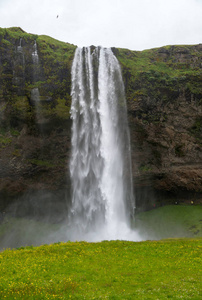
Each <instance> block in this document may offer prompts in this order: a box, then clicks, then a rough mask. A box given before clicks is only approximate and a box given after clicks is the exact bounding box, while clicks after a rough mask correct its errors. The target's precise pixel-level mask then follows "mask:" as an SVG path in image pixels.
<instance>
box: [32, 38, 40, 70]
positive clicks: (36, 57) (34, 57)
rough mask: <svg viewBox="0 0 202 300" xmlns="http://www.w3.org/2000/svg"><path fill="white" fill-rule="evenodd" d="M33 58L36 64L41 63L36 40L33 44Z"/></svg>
mask: <svg viewBox="0 0 202 300" xmlns="http://www.w3.org/2000/svg"><path fill="white" fill-rule="evenodd" d="M32 60H33V64H34V65H38V63H39V56H38V50H37V43H36V41H35V42H34V46H33V52H32Z"/></svg>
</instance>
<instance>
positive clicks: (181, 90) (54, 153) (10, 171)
mask: <svg viewBox="0 0 202 300" xmlns="http://www.w3.org/2000/svg"><path fill="white" fill-rule="evenodd" d="M35 42H36V45H37V51H38V58H39V60H38V63H37V64H36V63H34V61H33V55H32V54H33V50H34V44H35ZM75 48H76V47H75V46H73V45H70V44H66V43H62V42H59V41H57V40H54V39H52V38H50V37H47V36H37V35H31V34H27V33H25V32H24V31H23V30H21V29H20V28H11V29H0V211H1V210H4V209H6V208H7V210H9V209H10V210H11V208H10V207H11V206H9V205H8V204H10V203H12V207H14V208H15V211H16V212H17V214H18V215H23V214H24V215H27V214H33V213H34V214H35V215H38V216H40V215H42V216H43V213H44V209H46V210H47V211H49V213H50V211H57V213H58V215H60V216H61V215H62V214H61V212H63V213H64V212H65V211H66V210H67V209H68V203H69V199H70V180H69V174H68V163H69V155H70V139H71V119H70V117H69V109H70V105H71V97H70V91H71V64H72V60H73V56H74V51H75ZM201 50H202V45H196V46H170V47H163V48H160V49H152V50H147V51H142V52H136V51H129V50H126V49H113V51H114V53H115V55H116V56H117V58H118V60H119V62H120V65H121V67H122V73H123V77H124V82H125V89H126V99H127V105H128V118H129V125H130V133H131V145H132V164H133V175H134V183H135V193H136V201H137V207H138V208H139V209H149V208H152V207H154V206H156V205H161V204H164V203H170V202H176V201H189V202H190V201H194V202H200V200H201V198H202V197H201V193H202V168H201V167H202V153H201V144H202V139H201V134H202V122H201V121H202V111H201V104H202V100H201V95H202V91H201V79H202V78H201V67H202V65H201ZM30 195H33V197H32V196H30ZM16 199H17V200H18V203H20V205H17V204H16V203H17V202H16ZM8 207H9V208H8ZM19 207H21V208H23V209H19ZM40 207H43V208H42V209H40Z"/></svg>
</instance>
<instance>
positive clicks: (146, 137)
mask: <svg viewBox="0 0 202 300" xmlns="http://www.w3.org/2000/svg"><path fill="white" fill-rule="evenodd" d="M114 53H115V54H116V55H117V57H118V59H119V61H120V64H121V66H122V72H123V77H124V81H125V89H126V98H127V104H128V116H129V123H130V132H131V141H132V162H133V171H134V181H135V182H136V193H137V195H138V197H137V201H138V205H139V206H141V205H142V204H143V203H144V202H150V203H147V204H148V205H149V206H150V207H151V206H152V205H156V203H155V202H153V199H156V200H157V201H159V202H162V201H163V202H165V201H166V199H167V200H168V201H175V202H177V201H188V202H189V203H190V201H196V202H197V201H200V199H202V197H201V192H202V152H201V150H202V148H201V147H202V86H201V82H202V69H201V68H202V64H201V56H202V45H195V46H167V47H162V48H158V49H152V50H145V51H142V52H135V51H128V50H125V49H114ZM143 191H144V192H143ZM163 196H164V197H163ZM138 199H139V200H138ZM151 199H152V200H151ZM163 199H165V200H163ZM141 203H142V204H141Z"/></svg>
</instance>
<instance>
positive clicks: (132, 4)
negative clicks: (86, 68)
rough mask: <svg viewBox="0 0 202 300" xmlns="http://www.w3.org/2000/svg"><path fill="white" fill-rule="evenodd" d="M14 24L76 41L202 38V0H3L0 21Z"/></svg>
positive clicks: (147, 43) (154, 42)
mask: <svg viewBox="0 0 202 300" xmlns="http://www.w3.org/2000/svg"><path fill="white" fill-rule="evenodd" d="M57 15H58V18H57ZM13 26H19V27H21V28H22V29H24V30H25V31H26V32H29V33H35V34H39V35H40V34H46V35H49V36H51V37H54V38H56V39H58V40H61V41H64V42H68V43H72V44H75V45H77V46H89V45H95V46H98V45H102V46H104V47H120V48H128V49H131V50H143V49H149V48H154V47H160V46H165V45H173V44H199V43H201V42H202V0H0V27H3V28H4V27H13Z"/></svg>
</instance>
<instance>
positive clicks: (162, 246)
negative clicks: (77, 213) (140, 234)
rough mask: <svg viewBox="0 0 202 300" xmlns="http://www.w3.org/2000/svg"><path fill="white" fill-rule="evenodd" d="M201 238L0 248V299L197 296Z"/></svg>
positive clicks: (199, 283) (193, 297) (198, 290)
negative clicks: (0, 249) (2, 249)
mask: <svg viewBox="0 0 202 300" xmlns="http://www.w3.org/2000/svg"><path fill="white" fill-rule="evenodd" d="M201 241H202V240H201V239H193V240H191V239H190V240H188V239H187V240H186V239H184V240H183V239H182V240H164V241H158V242H156V241H154V242H139V243H136V242H125V241H111V242H108V241H106V242H102V243H86V242H77V243H72V242H69V243H60V244H53V245H49V246H48V245H45V246H41V247H37V248H32V247H27V248H23V249H18V250H6V251H4V252H2V253H0V262H1V273H0V298H1V299H4V298H6V299H69V298H72V299H168V298H172V299H200V295H199V293H200V287H201V280H200V279H201V278H200V273H199V270H200V266H201V252H200V251H201V247H202V243H201Z"/></svg>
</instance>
